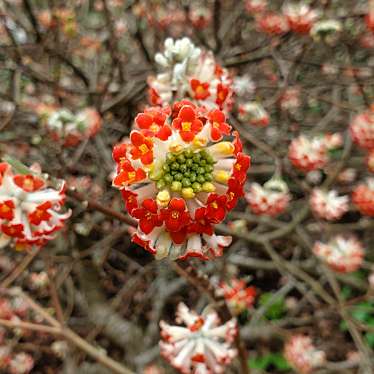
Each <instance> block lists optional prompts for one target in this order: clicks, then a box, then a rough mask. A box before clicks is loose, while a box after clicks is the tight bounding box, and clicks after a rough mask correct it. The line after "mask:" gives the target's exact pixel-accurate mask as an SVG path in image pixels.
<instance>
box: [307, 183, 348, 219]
mask: <svg viewBox="0 0 374 374" xmlns="http://www.w3.org/2000/svg"><path fill="white" fill-rule="evenodd" d="M348 202H349V199H348V197H347V196H338V193H337V192H336V191H334V190H332V191H324V190H321V189H319V188H315V189H314V190H313V191H312V194H311V197H310V205H311V208H312V210H313V212H314V214H316V215H317V216H318V217H320V218H323V219H326V220H328V221H334V220H338V219H340V218H341V217H342V216H343V214H344V213H346V212H347V211H348V209H349V206H348Z"/></svg>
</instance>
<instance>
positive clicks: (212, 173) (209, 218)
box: [113, 100, 250, 259]
mask: <svg viewBox="0 0 374 374" xmlns="http://www.w3.org/2000/svg"><path fill="white" fill-rule="evenodd" d="M135 126H136V128H135V129H134V130H133V131H132V132H131V134H130V142H129V143H123V144H119V145H117V146H116V147H115V148H114V150H113V158H114V160H115V161H116V162H117V175H116V176H115V178H114V180H113V185H114V186H115V187H117V188H119V189H121V191H122V196H123V198H124V200H125V202H126V207H127V210H128V212H129V214H130V215H131V216H133V217H134V218H136V219H137V220H138V222H139V226H138V230H137V232H136V234H135V235H134V237H133V240H134V241H135V242H137V243H138V244H141V245H142V246H143V247H144V248H146V249H147V250H148V251H150V252H151V253H153V254H155V256H156V258H158V259H160V258H163V257H167V256H169V257H171V258H173V259H176V258H186V257H189V256H197V257H200V258H203V259H207V258H209V257H212V256H213V257H214V256H218V255H220V254H221V251H222V247H224V246H227V245H228V244H229V243H230V241H231V238H229V237H222V236H216V235H215V234H214V225H215V224H217V223H219V222H221V221H222V220H223V219H224V218H225V216H226V212H227V211H229V210H231V209H233V208H234V206H235V205H236V202H237V200H238V198H239V197H240V196H242V195H243V186H244V183H245V180H246V173H247V169H248V168H249V166H250V158H249V156H246V155H244V154H243V153H242V145H241V143H240V140H239V137H238V134H237V133H236V132H233V133H231V126H230V125H229V124H227V123H226V116H225V114H224V113H223V112H222V111H220V110H218V109H213V110H210V111H207V110H206V109H205V108H202V107H196V106H195V105H194V104H192V103H191V102H189V101H186V100H185V101H182V102H178V103H175V104H174V106H173V108H172V110H171V109H170V108H160V107H150V108H147V109H146V110H145V111H144V112H143V113H140V114H138V115H137V117H136V118H135ZM232 136H233V138H232ZM224 137H231V139H233V140H232V141H226V140H224Z"/></svg>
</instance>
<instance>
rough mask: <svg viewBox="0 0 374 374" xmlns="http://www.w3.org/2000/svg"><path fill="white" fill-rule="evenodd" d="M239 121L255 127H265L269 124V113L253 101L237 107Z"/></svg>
mask: <svg viewBox="0 0 374 374" xmlns="http://www.w3.org/2000/svg"><path fill="white" fill-rule="evenodd" d="M239 119H240V121H242V122H248V123H249V124H251V125H253V126H257V127H266V126H268V125H269V123H270V117H269V113H268V112H267V111H266V110H265V108H264V107H263V106H262V105H261V104H260V103H257V102H255V101H252V102H247V103H245V104H242V105H239Z"/></svg>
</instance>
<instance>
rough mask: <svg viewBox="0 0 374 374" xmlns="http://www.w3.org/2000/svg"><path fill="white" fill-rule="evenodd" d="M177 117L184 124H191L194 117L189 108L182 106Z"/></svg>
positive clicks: (193, 112)
mask: <svg viewBox="0 0 374 374" xmlns="http://www.w3.org/2000/svg"><path fill="white" fill-rule="evenodd" d="M178 117H179V118H181V119H182V120H183V121H185V122H193V121H194V119H195V117H196V115H195V110H194V109H193V108H191V107H190V106H187V105H184V106H183V107H182V109H181V110H180V111H179V114H178ZM200 122H201V121H200Z"/></svg>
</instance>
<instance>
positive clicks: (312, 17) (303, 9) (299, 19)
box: [282, 3, 318, 34]
mask: <svg viewBox="0 0 374 374" xmlns="http://www.w3.org/2000/svg"><path fill="white" fill-rule="evenodd" d="M282 11H283V14H284V15H285V16H286V18H287V21H288V24H289V26H290V29H291V30H292V31H294V32H297V33H300V34H307V33H309V31H310V29H311V28H312V26H313V24H314V22H315V21H316V20H317V18H318V13H317V12H316V11H315V10H313V9H311V8H310V7H309V6H308V5H307V4H303V3H287V4H285V5H284V6H283V7H282Z"/></svg>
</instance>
